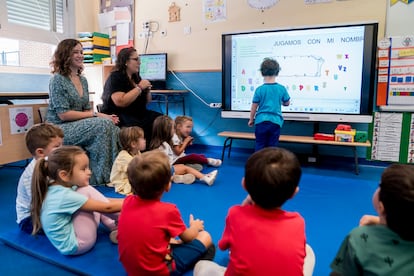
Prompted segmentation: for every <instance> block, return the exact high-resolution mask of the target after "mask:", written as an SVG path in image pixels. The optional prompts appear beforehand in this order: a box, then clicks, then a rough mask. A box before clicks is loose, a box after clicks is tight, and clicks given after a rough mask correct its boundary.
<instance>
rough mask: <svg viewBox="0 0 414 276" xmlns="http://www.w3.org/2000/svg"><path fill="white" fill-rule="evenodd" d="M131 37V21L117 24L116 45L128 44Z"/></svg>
mask: <svg viewBox="0 0 414 276" xmlns="http://www.w3.org/2000/svg"><path fill="white" fill-rule="evenodd" d="M128 38H129V23H122V24H117V25H116V46H121V45H127V44H128Z"/></svg>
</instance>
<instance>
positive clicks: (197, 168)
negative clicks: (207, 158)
mask: <svg viewBox="0 0 414 276" xmlns="http://www.w3.org/2000/svg"><path fill="white" fill-rule="evenodd" d="M185 165H186V166H188V167H190V168H193V169H195V170H197V171H199V172H201V171H202V170H203V165H201V164H185Z"/></svg>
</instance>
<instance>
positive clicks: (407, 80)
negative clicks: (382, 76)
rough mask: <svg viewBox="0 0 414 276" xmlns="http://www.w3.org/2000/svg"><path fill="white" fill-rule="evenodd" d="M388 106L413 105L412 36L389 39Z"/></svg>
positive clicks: (413, 38)
mask: <svg viewBox="0 0 414 276" xmlns="http://www.w3.org/2000/svg"><path fill="white" fill-rule="evenodd" d="M387 104H388V105H414V36H396V37H392V38H391V56H390V74H389V84H388V100H387Z"/></svg>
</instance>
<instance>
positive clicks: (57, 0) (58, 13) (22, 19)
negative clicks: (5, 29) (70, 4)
mask: <svg viewBox="0 0 414 276" xmlns="http://www.w3.org/2000/svg"><path fill="white" fill-rule="evenodd" d="M7 21H8V22H9V23H15V24H20V25H25V26H29V27H32V28H38V29H42V30H46V31H52V32H58V33H63V0H7Z"/></svg>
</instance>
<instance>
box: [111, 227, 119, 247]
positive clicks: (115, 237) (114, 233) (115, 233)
mask: <svg viewBox="0 0 414 276" xmlns="http://www.w3.org/2000/svg"><path fill="white" fill-rule="evenodd" d="M109 239H110V240H111V242H112V243H114V244H118V230H113V231H111V233H110V234H109Z"/></svg>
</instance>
